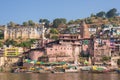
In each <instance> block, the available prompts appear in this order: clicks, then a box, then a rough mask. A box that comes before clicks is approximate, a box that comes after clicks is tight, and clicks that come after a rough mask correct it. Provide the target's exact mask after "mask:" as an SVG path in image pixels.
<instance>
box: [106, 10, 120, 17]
mask: <svg viewBox="0 0 120 80" xmlns="http://www.w3.org/2000/svg"><path fill="white" fill-rule="evenodd" d="M118 15H119V14H118V13H117V9H116V8H113V9H110V10H109V11H108V12H107V13H106V17H107V18H111V17H115V16H118Z"/></svg>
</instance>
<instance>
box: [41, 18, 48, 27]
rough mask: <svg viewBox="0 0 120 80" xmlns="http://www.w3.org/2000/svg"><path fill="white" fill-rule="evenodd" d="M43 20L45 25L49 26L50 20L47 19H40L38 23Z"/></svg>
mask: <svg viewBox="0 0 120 80" xmlns="http://www.w3.org/2000/svg"><path fill="white" fill-rule="evenodd" d="M42 22H45V27H49V23H50V21H49V20H48V19H40V20H39V23H42Z"/></svg>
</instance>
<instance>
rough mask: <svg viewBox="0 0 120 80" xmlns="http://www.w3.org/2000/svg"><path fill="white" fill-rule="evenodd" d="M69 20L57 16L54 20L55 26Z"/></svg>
mask: <svg viewBox="0 0 120 80" xmlns="http://www.w3.org/2000/svg"><path fill="white" fill-rule="evenodd" d="M66 22H67V20H66V19H65V18H56V19H54V20H53V27H54V28H57V27H58V26H59V25H60V24H66Z"/></svg>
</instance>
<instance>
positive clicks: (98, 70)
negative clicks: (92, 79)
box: [89, 66, 110, 73]
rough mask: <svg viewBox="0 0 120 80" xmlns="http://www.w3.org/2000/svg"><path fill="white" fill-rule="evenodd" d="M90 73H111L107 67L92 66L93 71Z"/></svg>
mask: <svg viewBox="0 0 120 80" xmlns="http://www.w3.org/2000/svg"><path fill="white" fill-rule="evenodd" d="M89 72H92V73H107V72H110V70H109V69H108V68H106V67H105V66H92V68H91V70H90V71H89Z"/></svg>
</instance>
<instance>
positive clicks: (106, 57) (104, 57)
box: [102, 56, 111, 62]
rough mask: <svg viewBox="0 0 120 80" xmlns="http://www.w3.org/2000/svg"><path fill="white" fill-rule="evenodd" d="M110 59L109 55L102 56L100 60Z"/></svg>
mask: <svg viewBox="0 0 120 80" xmlns="http://www.w3.org/2000/svg"><path fill="white" fill-rule="evenodd" d="M110 59H111V57H109V56H103V57H102V61H103V62H104V61H109V60H110Z"/></svg>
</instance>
